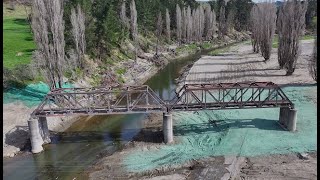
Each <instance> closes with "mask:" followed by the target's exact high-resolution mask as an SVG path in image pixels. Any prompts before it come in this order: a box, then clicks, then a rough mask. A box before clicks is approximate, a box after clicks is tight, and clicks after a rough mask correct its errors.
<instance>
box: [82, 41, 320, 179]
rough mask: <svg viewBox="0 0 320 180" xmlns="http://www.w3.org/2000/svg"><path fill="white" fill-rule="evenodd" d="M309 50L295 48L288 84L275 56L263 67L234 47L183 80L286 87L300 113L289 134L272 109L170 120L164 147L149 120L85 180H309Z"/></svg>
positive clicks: (312, 129)
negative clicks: (171, 131)
mask: <svg viewBox="0 0 320 180" xmlns="http://www.w3.org/2000/svg"><path fill="white" fill-rule="evenodd" d="M312 45H313V42H312V40H311V41H310V40H308V41H302V54H301V56H300V57H299V60H298V66H297V69H296V71H295V73H294V74H293V76H285V71H283V70H279V69H278V68H277V67H276V65H277V58H276V51H275V50H273V52H272V55H271V59H270V61H269V62H267V63H264V62H263V58H262V57H261V56H260V55H259V54H253V53H251V45H248V44H247V45H246V44H245V43H241V44H239V45H237V46H233V47H231V48H230V49H228V50H226V51H225V52H223V54H222V55H221V56H219V55H217V56H203V57H202V58H201V59H200V60H198V61H197V62H195V63H194V65H193V66H192V67H191V69H190V70H189V73H188V74H187V75H186V77H185V78H186V79H187V81H188V82H189V83H191V82H193V80H194V82H195V81H197V82H196V83H201V82H203V81H205V82H207V81H208V80H216V81H212V82H217V81H218V82H220V81H219V80H222V79H223V80H225V81H223V82H233V81H239V80H240V78H241V80H251V81H254V80H256V81H275V82H276V83H279V84H281V85H288V84H291V86H288V87H286V88H284V91H285V93H286V94H287V95H288V96H289V98H290V99H292V100H293V101H294V103H295V104H296V105H297V108H298V111H299V113H298V119H299V120H298V124H297V127H298V131H297V132H296V133H290V132H286V131H283V130H282V129H281V128H280V127H279V126H278V125H277V123H276V121H277V118H278V112H277V111H274V110H272V109H257V110H251V111H248V110H234V111H232V112H233V113H230V112H229V113H228V112H226V111H223V112H222V111H217V112H216V113H213V112H204V113H200V114H197V115H196V114H194V113H187V112H186V113H174V117H173V119H174V135H175V143H174V144H173V145H164V144H163V143H162V137H161V135H162V114H150V116H149V118H148V120H147V121H146V124H145V125H144V129H143V130H142V131H141V132H140V133H139V134H138V135H137V136H136V137H135V138H134V141H133V142H132V143H131V144H130V145H128V148H126V149H124V150H122V151H121V152H116V153H114V154H113V155H112V156H108V157H104V158H102V159H101V160H99V162H98V163H97V164H96V165H95V166H93V167H92V168H91V169H90V170H89V171H88V172H87V173H88V175H89V177H90V179H99V178H100V179H106V178H107V179H108V178H113V179H121V178H131V179H161V178H167V179H168V178H170V179H193V178H195V177H202V178H203V179H212V177H215V178H214V179H229V178H230V177H233V178H235V179H241V178H245V179H246V178H257V179H259V178H260V179H261V178H266V177H270V176H272V177H274V178H278V179H279V178H280V179H281V178H285V177H288V176H290V177H293V178H297V179H299V178H302V177H307V178H308V179H315V178H316V177H317V172H316V165H317V163H316V161H317V155H316V151H317V149H316V124H317V123H316V114H317V113H316V106H317V105H316V102H317V100H316V98H317V97H316V92H317V88H316V86H314V84H315V83H314V81H313V80H312V78H311V76H310V75H309V74H308V69H307V67H308V66H307V63H308V58H309V57H310V55H311V53H312V49H313V48H312ZM239 56H241V57H239ZM228 58H229V59H228ZM220 59H223V60H220ZM213 60H214V61H213ZM219 60H220V61H219ZM209 62H210V63H209ZM204 64H205V66H202V65H204ZM200 67H202V68H200ZM204 67H205V69H203V68H204ZM256 69H258V70H257V71H255V70H256ZM199 74H200V75H199ZM269 76H270V77H269ZM222 77H224V78H222ZM261 77H262V80H261ZM221 78H222V79H221ZM198 81H199V82H198ZM210 82H211V81H210ZM292 84H298V85H296V86H292ZM257 115H259V117H257ZM208 118H209V119H208ZM217 118H218V120H224V121H225V122H221V123H220V122H219V124H218V125H217V127H212V126H211V125H210V124H209V123H208V120H210V119H214V120H216V119H217ZM202 124H203V125H202ZM201 125H202V126H201ZM207 126H208V127H207ZM240 127H241V128H240ZM221 128H222V129H221ZM239 138H240V139H239ZM257 138H260V139H259V142H257ZM239 143H240V144H239ZM259 143H260V144H259ZM261 143H262V144H261ZM270 143H272V144H270ZM110 164H112V166H111V165H110ZM261 172H263V173H261ZM120 174H121V176H120Z"/></svg>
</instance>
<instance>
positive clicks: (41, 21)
mask: <svg viewBox="0 0 320 180" xmlns="http://www.w3.org/2000/svg"><path fill="white" fill-rule="evenodd" d="M219 2H220V4H223V6H221V8H222V10H220V9H219V10H215V8H217V6H214V5H212V4H211V5H208V4H201V3H198V2H196V1H195V0H139V1H135V0H121V1H119V0H109V1H105V0H95V1H92V0H68V1H63V0H57V1H51V0H33V5H32V9H33V13H32V29H33V32H34V34H35V36H34V39H35V42H36V43H37V46H38V48H37V51H36V52H35V54H34V60H33V65H34V67H37V68H36V69H40V71H41V72H42V74H43V76H44V77H46V78H48V79H47V82H48V83H49V84H50V86H51V87H52V88H56V87H61V85H62V79H63V75H64V73H65V72H66V71H68V70H70V69H76V68H80V69H83V68H84V66H85V64H84V63H85V58H84V57H85V56H84V55H85V54H88V55H90V56H91V57H93V58H96V59H100V60H104V59H105V58H106V57H108V56H109V55H110V53H111V50H112V49H113V48H118V49H121V46H120V44H121V42H123V40H124V39H130V40H131V41H132V42H133V45H134V47H135V56H136V57H137V54H138V48H139V38H140V36H148V35H149V34H150V33H155V34H156V36H157V38H158V43H159V42H160V38H165V39H166V41H167V42H172V40H177V41H178V42H180V43H185V42H186V43H189V42H192V41H197V42H198V41H203V40H211V39H212V38H213V37H214V36H215V35H216V33H217V32H221V31H222V32H223V33H220V34H222V35H224V34H226V33H227V32H226V31H227V30H226V29H225V28H219V27H218V26H217V20H219V21H221V22H222V23H221V22H220V23H219V24H223V23H226V22H227V21H228V22H230V24H232V23H233V22H234V21H233V20H228V18H229V17H232V18H231V19H235V15H236V13H234V14H233V15H232V14H231V15H230V13H229V10H228V7H229V6H231V4H230V2H229V3H226V2H225V1H224V0H219ZM232 2H233V1H232ZM234 2H236V0H234ZM250 2H251V1H248V3H250ZM226 9H227V13H225V12H224V11H226ZM229 9H230V8H229ZM216 12H223V13H222V14H227V15H221V13H220V14H219V16H220V19H219V18H217V16H216ZM230 12H231V11H230ZM234 12H236V11H234ZM221 17H225V18H226V20H223V18H221ZM229 19H230V18H229ZM228 26H229V25H225V26H223V27H228ZM157 47H158V46H157ZM66 65H67V66H66Z"/></svg>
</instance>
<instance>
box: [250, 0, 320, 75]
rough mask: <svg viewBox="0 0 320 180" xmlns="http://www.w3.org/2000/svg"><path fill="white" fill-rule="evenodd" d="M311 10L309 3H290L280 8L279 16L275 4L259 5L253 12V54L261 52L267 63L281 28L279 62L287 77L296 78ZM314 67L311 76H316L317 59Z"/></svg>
mask: <svg viewBox="0 0 320 180" xmlns="http://www.w3.org/2000/svg"><path fill="white" fill-rule="evenodd" d="M307 8H308V2H307V1H300V0H288V1H285V2H284V4H283V5H282V6H281V7H280V8H279V12H278V17H277V11H276V7H275V5H274V4H273V3H272V2H265V3H259V4H256V5H255V6H254V7H253V8H252V11H251V23H252V24H251V28H252V46H253V51H254V52H259V51H260V52H261V54H262V56H263V57H264V58H265V60H268V59H269V58H270V54H271V49H272V42H273V36H274V32H275V28H277V32H278V63H279V67H280V69H286V71H287V75H292V73H293V72H294V71H295V67H296V64H297V59H298V57H299V54H300V46H299V41H300V37H301V36H302V35H303V33H304V30H305V25H306V24H305V22H306V21H305V17H306V12H307ZM276 19H277V21H276ZM315 52H316V51H315ZM315 54H316V53H315ZM315 56H316V55H315ZM310 64H311V65H310V67H311V68H310V71H311V74H312V75H313V77H316V68H315V67H314V64H316V62H315V60H314V58H313V59H312V61H311V63H310ZM315 79H316V78H315Z"/></svg>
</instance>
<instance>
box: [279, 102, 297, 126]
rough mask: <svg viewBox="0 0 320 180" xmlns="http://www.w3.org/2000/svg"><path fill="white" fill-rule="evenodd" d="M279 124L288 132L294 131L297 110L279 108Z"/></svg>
mask: <svg viewBox="0 0 320 180" xmlns="http://www.w3.org/2000/svg"><path fill="white" fill-rule="evenodd" d="M279 123H280V124H281V125H282V126H283V127H284V128H285V129H287V130H289V131H295V130H296V126H297V125H296V124H297V110H296V109H290V108H289V107H281V108H280V114H279Z"/></svg>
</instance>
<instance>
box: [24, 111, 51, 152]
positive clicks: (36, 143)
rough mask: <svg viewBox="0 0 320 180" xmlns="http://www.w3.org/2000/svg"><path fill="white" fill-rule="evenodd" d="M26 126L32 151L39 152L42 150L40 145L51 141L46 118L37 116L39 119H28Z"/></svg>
mask: <svg viewBox="0 0 320 180" xmlns="http://www.w3.org/2000/svg"><path fill="white" fill-rule="evenodd" d="M28 126H29V131H30V141H31V147H32V149H31V151H32V153H40V152H41V151H43V147H42V145H43V144H48V143H50V142H51V139H50V133H49V128H48V123H47V118H46V117H39V119H29V120H28Z"/></svg>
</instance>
